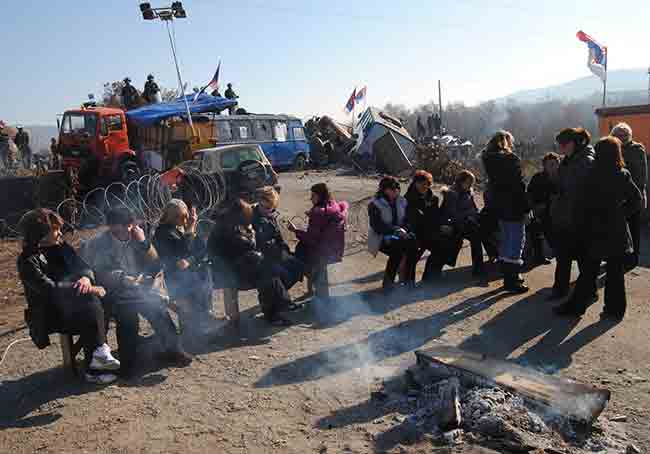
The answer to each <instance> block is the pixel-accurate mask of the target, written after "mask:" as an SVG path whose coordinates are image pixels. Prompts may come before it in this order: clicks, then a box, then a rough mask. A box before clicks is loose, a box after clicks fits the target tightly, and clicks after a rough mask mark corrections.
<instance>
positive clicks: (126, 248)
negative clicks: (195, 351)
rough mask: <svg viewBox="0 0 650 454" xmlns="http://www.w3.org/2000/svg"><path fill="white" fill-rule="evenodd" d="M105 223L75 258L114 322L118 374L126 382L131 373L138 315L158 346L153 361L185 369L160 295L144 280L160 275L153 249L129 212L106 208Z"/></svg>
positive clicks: (184, 359) (187, 360) (182, 352)
mask: <svg viewBox="0 0 650 454" xmlns="http://www.w3.org/2000/svg"><path fill="white" fill-rule="evenodd" d="M106 220H107V224H108V227H109V229H108V230H107V231H106V232H104V233H101V234H99V235H98V236H96V237H94V238H92V239H90V240H88V241H86V242H85V243H82V246H81V255H82V257H84V259H85V260H86V261H87V262H88V263H89V264H90V265H91V266H92V268H93V269H94V270H95V273H96V274H97V280H98V282H100V283H101V284H102V285H103V286H104V287H105V288H106V290H107V292H108V294H107V295H106V298H105V302H106V303H107V304H108V305H109V306H110V308H111V311H112V315H114V316H115V318H116V320H117V322H118V323H117V342H118V344H119V349H120V359H121V360H122V369H121V373H122V375H124V376H126V377H129V376H132V375H133V374H134V373H135V372H136V365H137V363H136V350H137V340H138V314H140V315H142V316H143V317H144V318H146V319H147V320H148V321H149V323H150V324H151V325H152V327H153V329H154V330H155V331H156V334H157V335H158V337H159V338H160V341H161V343H162V344H163V349H164V350H163V352H162V353H160V354H159V355H158V356H159V358H160V359H161V360H162V361H164V362H165V363H168V364H170V365H174V366H180V367H183V366H187V365H189V364H190V363H191V362H192V357H191V355H189V354H188V353H186V352H185V350H184V349H183V347H182V345H181V340H180V336H179V335H178V333H177V330H176V326H175V325H174V322H173V321H172V319H171V317H170V315H169V313H168V312H167V308H166V307H165V305H164V302H163V299H162V298H161V296H160V293H157V292H156V291H155V290H154V289H153V288H152V283H153V282H152V281H153V279H151V278H150V277H149V276H151V275H152V274H155V273H157V272H159V271H160V263H159V260H158V254H157V252H156V250H155V248H154V247H153V246H152V245H151V243H150V242H149V241H148V240H147V238H146V236H145V233H144V231H143V230H142V228H140V227H139V226H138V225H136V223H135V216H134V215H133V213H131V211H130V210H128V209H126V208H115V209H112V210H110V211H109V212H108V214H107V216H106Z"/></svg>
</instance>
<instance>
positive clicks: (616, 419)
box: [609, 415, 627, 422]
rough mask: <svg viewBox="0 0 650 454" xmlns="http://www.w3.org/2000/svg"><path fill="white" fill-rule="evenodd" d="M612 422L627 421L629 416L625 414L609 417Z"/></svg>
mask: <svg viewBox="0 0 650 454" xmlns="http://www.w3.org/2000/svg"><path fill="white" fill-rule="evenodd" d="M609 420H610V421H612V422H627V416H625V415H616V416H612V417H611V418H609Z"/></svg>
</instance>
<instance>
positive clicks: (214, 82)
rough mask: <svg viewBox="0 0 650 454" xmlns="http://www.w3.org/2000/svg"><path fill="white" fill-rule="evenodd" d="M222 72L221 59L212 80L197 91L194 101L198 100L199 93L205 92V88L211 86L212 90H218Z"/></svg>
mask: <svg viewBox="0 0 650 454" xmlns="http://www.w3.org/2000/svg"><path fill="white" fill-rule="evenodd" d="M220 72H221V60H219V64H218V65H217V70H216V71H215V73H214V76H212V80H211V81H210V82H208V83H207V85H206V86H205V87H203V88H201V90H200V91H199V92H197V93H196V95H195V96H194V100H193V101H192V102H196V100H197V99H199V95H200V94H202V93H205V90H207V89H208V88H211V89H212V90H217V89H218V88H219V73H220Z"/></svg>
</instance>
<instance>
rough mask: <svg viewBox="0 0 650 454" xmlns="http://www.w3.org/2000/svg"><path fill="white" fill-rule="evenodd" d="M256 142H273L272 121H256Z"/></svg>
mask: <svg viewBox="0 0 650 454" xmlns="http://www.w3.org/2000/svg"><path fill="white" fill-rule="evenodd" d="M255 140H259V141H265V142H268V141H271V140H273V127H272V125H271V120H256V121H255Z"/></svg>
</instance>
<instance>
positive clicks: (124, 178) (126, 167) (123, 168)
mask: <svg viewBox="0 0 650 454" xmlns="http://www.w3.org/2000/svg"><path fill="white" fill-rule="evenodd" d="M139 177H140V168H139V167H138V165H137V164H136V163H135V162H133V161H125V162H123V163H122V164H121V165H120V181H121V182H122V183H125V184H129V183H130V182H132V181H133V180H136V179H138V178H139Z"/></svg>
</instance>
